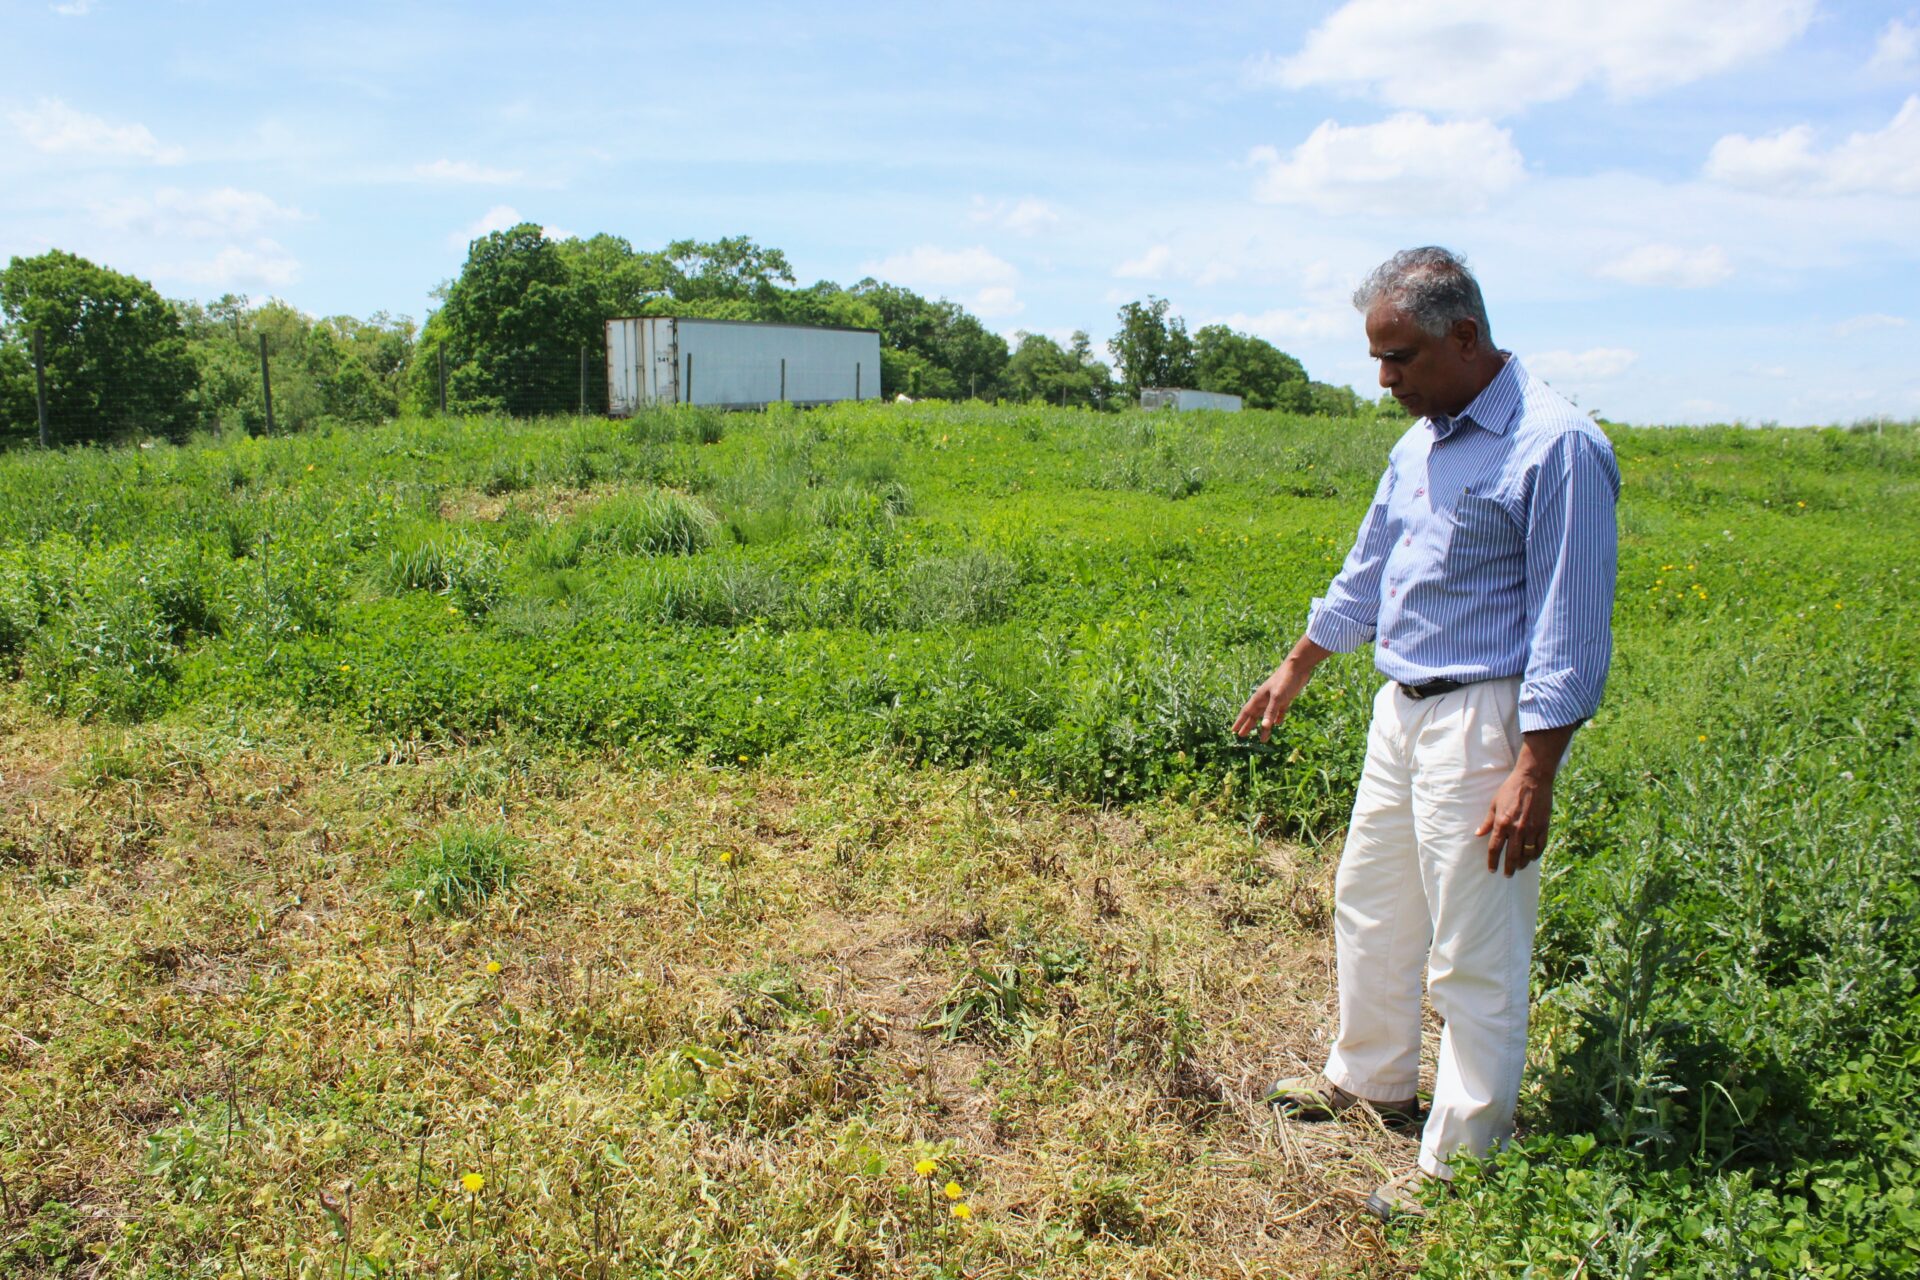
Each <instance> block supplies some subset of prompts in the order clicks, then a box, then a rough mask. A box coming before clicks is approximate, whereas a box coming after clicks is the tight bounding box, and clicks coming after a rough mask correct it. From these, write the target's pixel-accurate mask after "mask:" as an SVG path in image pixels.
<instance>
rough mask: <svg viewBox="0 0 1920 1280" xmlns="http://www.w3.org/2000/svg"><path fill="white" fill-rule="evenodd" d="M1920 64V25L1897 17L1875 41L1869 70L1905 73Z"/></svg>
mask: <svg viewBox="0 0 1920 1280" xmlns="http://www.w3.org/2000/svg"><path fill="white" fill-rule="evenodd" d="M1916 66H1920V27H1910V26H1908V25H1907V24H1906V23H1904V22H1902V21H1901V20H1900V19H1898V18H1895V19H1893V20H1892V21H1891V22H1889V23H1887V27H1886V30H1884V31H1882V32H1881V33H1880V39H1879V40H1878V41H1876V42H1875V43H1874V46H1873V57H1872V58H1870V59H1868V61H1867V70H1869V71H1875V72H1879V73H1881V74H1882V75H1895V76H1897V75H1904V74H1906V73H1907V72H1909V71H1912V70H1913V69H1914V68H1915V67H1916Z"/></svg>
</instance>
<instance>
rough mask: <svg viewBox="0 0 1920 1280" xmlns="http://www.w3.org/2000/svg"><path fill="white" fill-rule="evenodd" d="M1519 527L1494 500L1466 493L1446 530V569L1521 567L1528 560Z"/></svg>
mask: <svg viewBox="0 0 1920 1280" xmlns="http://www.w3.org/2000/svg"><path fill="white" fill-rule="evenodd" d="M1525 550H1526V548H1525V545H1524V540H1523V538H1522V536H1521V532H1520V526H1519V524H1518V523H1517V522H1516V521H1515V520H1514V518H1513V517H1512V516H1511V515H1510V514H1508V512H1507V509H1506V507H1505V506H1503V505H1502V504H1501V503H1499V502H1498V501H1496V500H1495V499H1493V498H1484V497H1481V496H1479V495H1478V494H1472V493H1463V494H1461V495H1460V500H1459V501H1458V502H1456V503H1455V504H1454V508H1453V522H1452V525H1451V526H1450V527H1449V529H1448V530H1447V552H1446V565H1447V569H1448V571H1449V572H1450V573H1451V572H1471V571H1474V570H1479V569H1491V568H1499V567H1502V566H1504V565H1507V564H1508V563H1511V564H1512V565H1513V566H1519V565H1521V564H1522V563H1523V561H1524V559H1525Z"/></svg>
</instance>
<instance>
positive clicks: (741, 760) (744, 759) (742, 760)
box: [740, 756, 747, 764]
mask: <svg viewBox="0 0 1920 1280" xmlns="http://www.w3.org/2000/svg"><path fill="white" fill-rule="evenodd" d="M746 762H747V758H746V757H745V756H741V757H740V763H741V764H745V763H746Z"/></svg>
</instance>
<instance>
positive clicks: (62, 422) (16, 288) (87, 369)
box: [0, 223, 1374, 442]
mask: <svg viewBox="0 0 1920 1280" xmlns="http://www.w3.org/2000/svg"><path fill="white" fill-rule="evenodd" d="M436 296H437V299H438V301H439V303H440V305H439V306H438V307H437V308H435V309H434V310H433V311H432V312H431V313H430V314H429V316H428V317H427V321H426V323H425V325H424V326H421V327H420V328H418V329H417V330H416V328H415V326H414V324H413V322H412V321H411V320H409V319H407V318H405V317H393V316H389V315H387V314H386V313H384V312H381V313H377V314H375V315H373V316H371V317H368V318H367V319H364V320H362V319H357V318H355V317H352V316H324V317H314V316H309V315H307V314H306V313H304V312H302V311H300V310H298V309H297V308H294V307H292V306H289V305H288V304H286V303H284V302H280V301H277V300H273V301H268V302H265V303H261V304H254V303H252V302H251V301H250V300H249V299H247V298H245V297H242V296H236V295H232V294H228V295H226V296H223V297H221V298H219V299H218V300H216V301H214V302H209V303H201V302H193V301H174V300H169V299H166V298H163V297H162V296H161V295H160V294H159V293H158V292H157V291H155V289H154V288H153V286H152V285H151V284H149V283H147V282H146V281H144V280H140V279H138V278H137V277H134V276H130V275H126V274H124V273H121V272H117V271H113V270H110V269H108V268H106V267H103V266H99V265H97V264H95V263H92V262H89V261H87V260H86V259H84V258H81V257H78V256H77V255H74V254H71V253H67V252H64V251H61V250H57V249H56V250H52V251H50V252H48V253H44V254H40V255H38V256H36V257H31V258H22V257H16V258H14V259H12V261H11V262H10V263H9V264H8V266H7V267H6V268H5V270H3V271H0V436H13V437H20V436H29V437H30V436H32V435H33V434H34V432H35V431H36V414H37V402H36V387H35V373H34V366H33V351H32V343H33V338H34V335H35V334H37V335H38V337H39V342H40V358H41V361H42V372H43V374H44V386H45V392H46V397H47V401H48V410H49V417H50V420H51V423H52V427H53V435H54V436H55V437H56V438H57V439H58V440H60V441H63V442H83V441H100V440H110V439H117V438H123V437H126V436H130V435H139V434H145V435H159V436H165V437H169V438H173V439H181V438H184V437H185V436H186V435H188V434H190V433H191V432H193V431H196V430H225V431H247V432H253V433H258V432H260V431H262V430H264V429H265V428H266V426H267V424H268V414H269V405H268V396H269V391H268V387H269V386H270V388H271V391H270V395H271V413H272V418H273V421H274V423H275V424H276V426H278V427H280V428H281V429H300V428H303V427H307V426H311V425H315V424H318V423H321V422H323V421H333V422H339V423H346V424H354V423H371V422H378V421H382V420H384V419H387V418H390V417H393V416H395V415H397V414H400V413H403V412H414V413H425V412H432V411H435V410H437V409H438V408H439V407H440V406H441V404H442V403H443V402H444V404H445V406H446V408H447V410H448V411H449V412H456V413H506V414H513V415H530V414H539V413H556V412H576V411H577V412H586V413H602V412H605V410H606V397H607V387H606V375H605V369H606V321H607V320H608V319H610V318H613V317H616V316H649V315H680V316H697V317H703V318H712V319H727V320H762V321H768V320H772V321H785V322H789V323H795V324H815V325H838V326H842V327H847V328H859V329H872V330H875V331H877V332H878V333H879V335H880V342H881V371H880V372H881V393H882V395H884V396H887V397H892V396H896V395H906V396H909V397H912V398H915V399H920V398H935V399H962V398H967V397H978V398H981V399H996V400H1016V401H1044V402H1046V403H1050V404H1062V405H1078V406H1082V407H1087V408H1093V409H1113V408H1119V407H1122V406H1124V405H1129V404H1133V403H1137V399H1138V395H1139V391H1140V389H1141V388H1142V387H1148V386H1185V387H1197V388H1200V389H1202V390H1207V391H1223V392H1229V393H1231V394H1235V395H1239V396H1241V397H1243V398H1244V399H1245V401H1246V402H1247V405H1248V406H1249V407H1250V408H1256V409H1282V410H1288V411H1291V412H1296V413H1320V414H1353V413H1357V412H1364V411H1371V410H1373V408H1374V406H1372V405H1370V404H1369V402H1366V401H1363V400H1361V399H1360V398H1359V397H1357V396H1356V395H1355V394H1354V393H1353V392H1352V391H1351V390H1349V389H1348V388H1345V387H1336V386H1329V385H1327V384H1324V383H1318V382H1314V381H1312V380H1311V379H1309V378H1308V377H1307V374H1306V370H1305V369H1304V368H1302V366H1301V364H1300V362H1299V361H1298V360H1296V359H1294V358H1293V357H1292V356H1289V355H1287V354H1286V353H1285V352H1283V351H1281V350H1280V349H1279V348H1277V347H1275V346H1274V345H1273V344H1271V343H1269V342H1266V341H1264V340H1263V339H1260V338H1257V337H1254V336H1252V335H1249V334H1244V333H1237V332H1234V331H1233V330H1231V329H1229V328H1227V327H1226V326H1224V325H1208V326H1205V327H1203V328H1201V329H1200V330H1199V331H1198V332H1196V333H1193V334H1189V333H1188V332H1187V328H1186V324H1185V322H1184V321H1183V320H1182V319H1181V318H1180V317H1179V316H1177V315H1173V314H1170V309H1169V306H1168V303H1167V302H1166V300H1164V299H1161V298H1154V297H1149V298H1148V299H1147V300H1145V301H1144V302H1130V303H1128V304H1127V305H1126V306H1124V307H1122V308H1121V309H1120V312H1119V316H1118V320H1119V329H1118V331H1117V332H1116V333H1115V334H1114V336H1113V338H1112V339H1111V340H1109V341H1108V342H1107V343H1106V351H1105V354H1106V355H1107V356H1109V357H1110V358H1111V363H1108V361H1106V360H1102V359H1101V358H1100V356H1099V355H1098V354H1096V352H1095V350H1094V346H1093V341H1092V339H1091V338H1090V337H1089V336H1088V335H1087V334H1086V333H1085V332H1076V333H1074V334H1073V335H1072V337H1071V338H1070V339H1069V341H1068V342H1067V343H1066V344H1064V345H1063V344H1061V343H1059V342H1057V341H1055V340H1054V339H1052V338H1050V337H1047V336H1046V335H1044V334H1034V333H1025V332H1022V333H1018V334H1016V335H1015V340H1014V342H1013V343H1012V344H1011V345H1010V344H1009V343H1008V342H1007V340H1006V339H1005V338H1003V337H1001V336H1000V335H999V334H997V333H994V332H993V331H992V330H990V329H988V328H987V327H986V326H985V325H984V324H982V323H981V322H980V320H979V319H978V318H977V317H976V316H974V315H972V314H970V313H969V312H968V311H967V310H966V309H965V308H964V307H962V306H960V305H959V304H957V303H954V302H951V301H949V300H947V299H944V298H938V299H930V298H927V297H924V296H922V295H920V294H918V293H916V292H914V291H913V290H911V289H907V288H903V287H901V286H899V285H894V284H888V283H886V282H884V281H880V280H875V279H873V278H871V277H869V278H867V279H864V280H861V281H859V282H858V283H856V284H854V285H852V286H850V287H842V286H841V285H839V284H836V283H834V282H833V281H829V280H821V281H816V282H815V283H813V284H810V285H801V284H799V283H798V281H797V280H796V278H795V276H794V273H793V268H792V266H791V264H790V263H789V262H788V260H787V257H786V255H785V254H784V253H783V252H781V251H780V250H779V249H776V248H770V247H767V246H763V245H760V244H757V243H755V242H754V241H753V240H751V239H749V238H747V237H745V236H735V237H728V238H723V239H719V240H714V241H700V240H676V241H673V242H672V243H670V244H668V245H667V246H665V247H664V248H662V249H658V250H637V249H635V248H634V247H633V245H632V244H630V243H629V242H628V241H627V240H625V239H623V238H621V237H619V236H614V235H606V234H601V235H595V236H592V237H587V238H577V237H569V238H565V239H558V240H556V239H553V238H552V237H550V236H548V235H547V234H546V233H545V231H544V230H542V229H541V228H540V227H539V226H538V225H536V224H533V223H522V224H520V225H518V226H515V227H510V228H507V229H505V230H502V231H495V232H492V233H490V234H488V235H484V236H481V237H480V238H479V239H477V240H475V241H473V242H472V244H471V246H470V247H469V251H468V254H467V259H466V262H465V264H464V265H463V266H462V268H461V271H460V274H459V275H458V276H457V277H456V278H455V279H453V280H451V281H449V282H447V283H446V284H444V285H443V286H442V287H441V288H440V289H439V290H438V291H436ZM263 349H264V352H265V356H266V359H267V361H268V363H269V366H270V368H271V378H270V379H268V380H267V381H266V382H263V379H262V377H261V361H262V351H263Z"/></svg>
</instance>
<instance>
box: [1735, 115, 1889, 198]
mask: <svg viewBox="0 0 1920 1280" xmlns="http://www.w3.org/2000/svg"><path fill="white" fill-rule="evenodd" d="M1706 173H1707V176H1708V177H1709V178H1712V179H1714V180H1716V181H1719V182H1724V183H1726V184H1727V185H1729V186H1734V187H1744V188H1746V189H1748V190H1750V191H1764V192H1768V193H1770V194H1774V195H1902V196H1910V195H1920V95H1914V96H1912V97H1909V98H1908V99H1907V100H1906V102H1905V103H1904V104H1903V105H1902V106H1901V108H1900V110H1899V111H1898V112H1897V113H1895V115H1894V117H1893V119H1892V120H1891V121H1890V122H1888V124H1887V127H1886V128H1884V129H1880V130H1876V131H1875V132H1872V133H1854V134H1849V135H1847V139H1846V141H1844V142H1842V143H1840V144H1839V145H1838V146H1836V147H1834V148H1833V149H1832V150H1829V151H1822V150H1820V149H1819V147H1818V146H1817V145H1815V142H1814V133H1813V127H1812V126H1811V125H1804V124H1799V125H1795V126H1793V127H1792V128H1790V129H1782V130H1780V131H1779V132H1777V133H1770V134H1767V135H1766V136H1764V137H1760V138H1749V137H1748V136H1746V135H1745V134H1743V133H1730V134H1728V135H1727V136H1726V137H1724V138H1722V139H1720V141H1718V142H1716V143H1714V144H1713V150H1712V151H1711V152H1709V153H1708V154H1707V168H1706Z"/></svg>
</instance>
